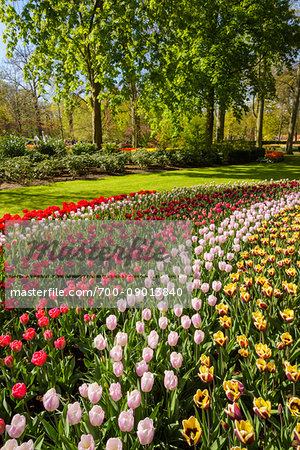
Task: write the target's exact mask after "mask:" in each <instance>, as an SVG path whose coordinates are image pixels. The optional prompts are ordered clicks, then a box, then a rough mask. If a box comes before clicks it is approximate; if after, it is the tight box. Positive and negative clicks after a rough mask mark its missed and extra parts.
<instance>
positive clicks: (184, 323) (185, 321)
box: [181, 316, 191, 330]
mask: <svg viewBox="0 0 300 450" xmlns="http://www.w3.org/2000/svg"><path fill="white" fill-rule="evenodd" d="M181 325H182V326H183V328H184V329H185V330H187V329H188V328H190V326H191V319H190V318H189V316H182V317H181Z"/></svg>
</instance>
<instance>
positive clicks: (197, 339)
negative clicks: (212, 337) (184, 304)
mask: <svg viewBox="0 0 300 450" xmlns="http://www.w3.org/2000/svg"><path fill="white" fill-rule="evenodd" d="M203 339H204V332H203V331H201V330H196V331H195V333H194V341H195V343H196V344H201V342H202V341H203Z"/></svg>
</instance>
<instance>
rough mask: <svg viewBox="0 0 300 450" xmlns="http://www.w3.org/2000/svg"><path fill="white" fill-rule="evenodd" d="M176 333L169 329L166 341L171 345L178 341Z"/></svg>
mask: <svg viewBox="0 0 300 450" xmlns="http://www.w3.org/2000/svg"><path fill="white" fill-rule="evenodd" d="M178 337H179V336H178V333H177V332H176V331H171V332H170V333H169V336H168V343H169V345H170V346H171V347H174V346H175V345H177V342H178Z"/></svg>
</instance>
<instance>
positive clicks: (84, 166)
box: [62, 154, 95, 177]
mask: <svg viewBox="0 0 300 450" xmlns="http://www.w3.org/2000/svg"><path fill="white" fill-rule="evenodd" d="M62 163H63V167H64V168H65V170H66V171H67V172H68V173H69V174H70V175H71V176H72V177H75V176H79V175H84V174H85V173H87V172H88V170H89V169H90V168H91V167H92V166H93V165H94V164H95V161H94V158H93V157H92V156H91V155H87V154H82V155H68V156H66V157H65V158H63V159H62Z"/></svg>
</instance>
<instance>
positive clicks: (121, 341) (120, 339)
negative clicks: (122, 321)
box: [116, 331, 128, 347]
mask: <svg viewBox="0 0 300 450" xmlns="http://www.w3.org/2000/svg"><path fill="white" fill-rule="evenodd" d="M116 338H117V344H118V345H120V346H121V347H125V345H126V344H127V339H128V336H127V333H121V331H119V333H117V336H116Z"/></svg>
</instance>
